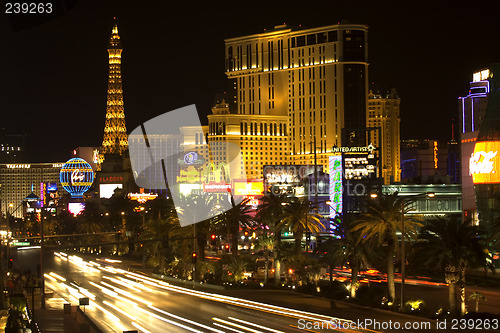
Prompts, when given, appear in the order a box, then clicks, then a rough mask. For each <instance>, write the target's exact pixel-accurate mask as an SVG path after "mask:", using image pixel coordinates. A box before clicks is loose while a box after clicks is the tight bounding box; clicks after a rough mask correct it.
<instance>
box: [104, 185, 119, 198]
mask: <svg viewBox="0 0 500 333" xmlns="http://www.w3.org/2000/svg"><path fill="white" fill-rule="evenodd" d="M117 188H118V189H122V188H123V185H122V184H99V196H100V198H105V199H109V198H111V197H112V196H113V194H114V193H115V190H116V189H117Z"/></svg>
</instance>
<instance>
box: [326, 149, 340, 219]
mask: <svg viewBox="0 0 500 333" xmlns="http://www.w3.org/2000/svg"><path fill="white" fill-rule="evenodd" d="M329 162H330V163H329V168H330V202H331V203H330V217H331V218H334V217H335V216H336V215H337V214H342V208H343V197H342V179H343V177H342V155H337V156H330V161H329Z"/></svg>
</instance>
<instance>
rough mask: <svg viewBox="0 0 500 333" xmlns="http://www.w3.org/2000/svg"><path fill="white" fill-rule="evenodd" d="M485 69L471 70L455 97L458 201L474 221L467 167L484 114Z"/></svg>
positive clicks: (475, 214)
mask: <svg viewBox="0 0 500 333" xmlns="http://www.w3.org/2000/svg"><path fill="white" fill-rule="evenodd" d="M489 76H490V70H489V69H482V70H480V71H477V72H475V73H473V74H472V81H471V82H470V83H469V91H468V93H467V95H466V96H463V97H459V98H458V116H459V119H460V155H461V165H462V205H463V211H464V217H466V218H471V219H472V220H473V222H474V223H477V221H478V219H479V217H478V212H477V205H476V193H475V191H474V184H473V183H472V177H471V175H470V173H469V172H470V170H469V160H470V158H471V155H472V154H473V152H474V146H475V144H476V141H477V138H478V135H479V129H480V128H481V124H482V122H483V119H484V116H485V114H486V108H487V106H488V97H489V94H490V83H489V81H488V78H489Z"/></svg>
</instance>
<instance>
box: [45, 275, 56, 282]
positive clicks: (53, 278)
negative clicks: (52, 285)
mask: <svg viewBox="0 0 500 333" xmlns="http://www.w3.org/2000/svg"><path fill="white" fill-rule="evenodd" d="M43 276H45V277H46V278H47V279H49V280H51V281H55V282H56V281H57V279H56V278H55V277H53V276H52V275H49V274H47V273H45V274H43Z"/></svg>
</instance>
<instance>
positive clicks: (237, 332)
mask: <svg viewBox="0 0 500 333" xmlns="http://www.w3.org/2000/svg"><path fill="white" fill-rule="evenodd" d="M214 325H215V326H217V327H221V328H223V329H225V330H230V331H233V332H236V333H246V332H243V331H240V330H237V329H236V328H232V327H227V326H224V325H222V324H219V323H214Z"/></svg>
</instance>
